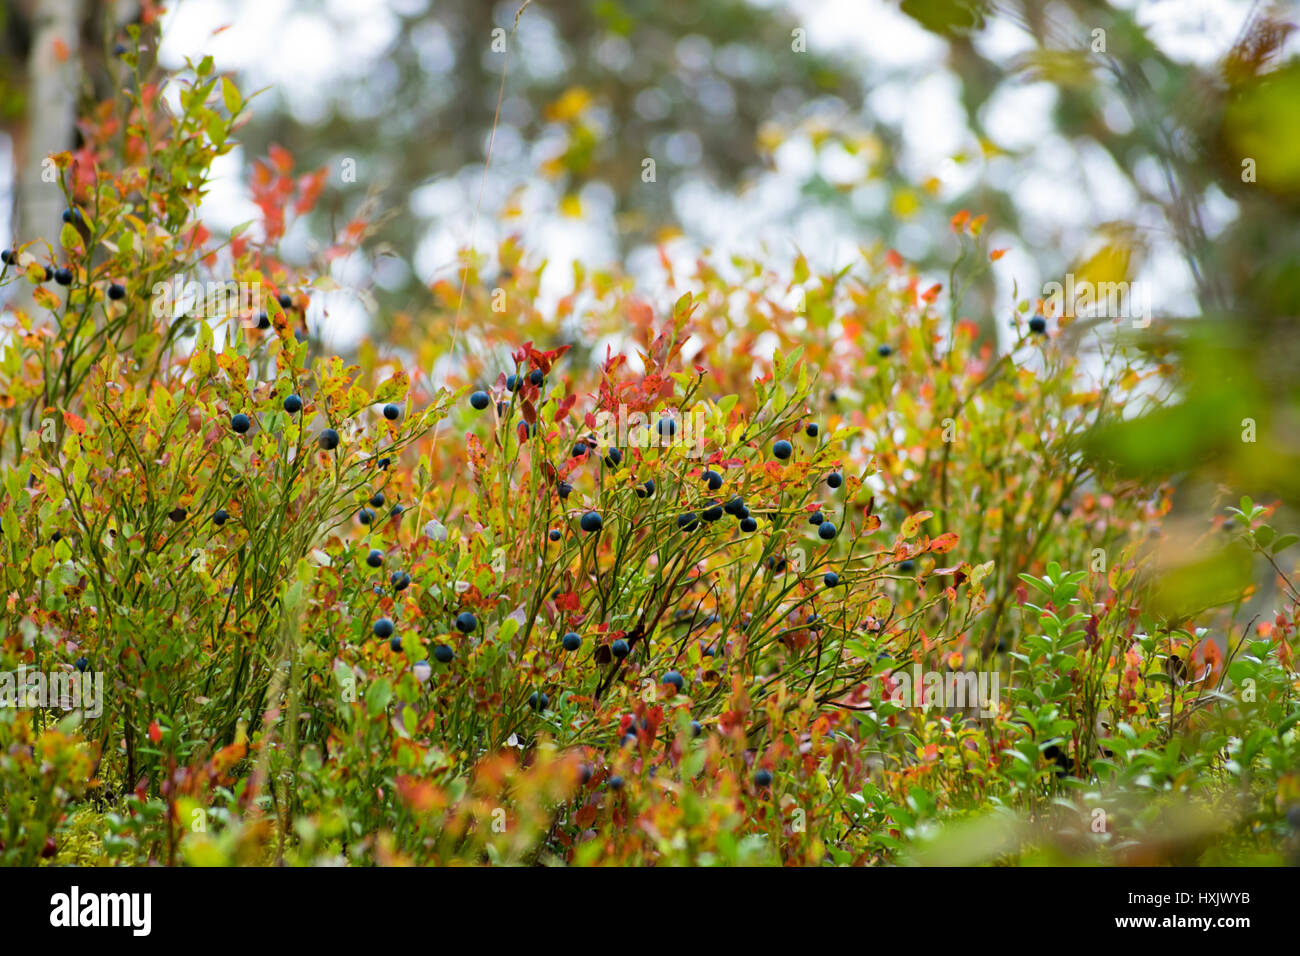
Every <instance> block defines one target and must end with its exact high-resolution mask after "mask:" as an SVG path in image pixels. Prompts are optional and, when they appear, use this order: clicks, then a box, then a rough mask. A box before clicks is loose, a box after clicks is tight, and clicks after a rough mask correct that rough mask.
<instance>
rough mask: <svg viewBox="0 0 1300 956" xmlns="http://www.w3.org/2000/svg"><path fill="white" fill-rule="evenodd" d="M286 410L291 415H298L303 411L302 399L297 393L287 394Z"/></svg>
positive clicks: (285, 400) (285, 399)
mask: <svg viewBox="0 0 1300 956" xmlns="http://www.w3.org/2000/svg"><path fill="white" fill-rule="evenodd" d="M284 410H285V411H286V412H288V413H289V414H290V415H297V414H298V413H299V412H300V411H302V399H301V398H299V397H298V396H297V395H286V396H285V398H284Z"/></svg>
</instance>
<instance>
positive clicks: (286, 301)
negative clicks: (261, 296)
mask: <svg viewBox="0 0 1300 956" xmlns="http://www.w3.org/2000/svg"><path fill="white" fill-rule="evenodd" d="M276 301H277V302H279V303H280V308H282V309H287V308H289V307H290V306H292V305H293V296H291V295H289V293H287V292H281V293H280V295H279V297H278V298H277V299H276Z"/></svg>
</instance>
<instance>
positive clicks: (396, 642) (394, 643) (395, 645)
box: [388, 635, 402, 652]
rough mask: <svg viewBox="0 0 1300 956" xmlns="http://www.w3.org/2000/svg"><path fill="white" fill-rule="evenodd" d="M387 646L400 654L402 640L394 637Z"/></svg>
mask: <svg viewBox="0 0 1300 956" xmlns="http://www.w3.org/2000/svg"><path fill="white" fill-rule="evenodd" d="M388 646H389V647H391V648H392V649H393V650H395V651H399V652H400V651H401V649H402V639H401V638H400V637H397V636H396V635H394V636H393V639H392V640H391V641H389V642H388Z"/></svg>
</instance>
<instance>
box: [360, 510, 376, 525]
mask: <svg viewBox="0 0 1300 956" xmlns="http://www.w3.org/2000/svg"><path fill="white" fill-rule="evenodd" d="M357 520H358V521H360V522H361V523H362V524H370V522H372V521H374V520H375V513H374V512H373V511H371V510H370V509H369V508H362V509H361V510H360V511H358V512H357Z"/></svg>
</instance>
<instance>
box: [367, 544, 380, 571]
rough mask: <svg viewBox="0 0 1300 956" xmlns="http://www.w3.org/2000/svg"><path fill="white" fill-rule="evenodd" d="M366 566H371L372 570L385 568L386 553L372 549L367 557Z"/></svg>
mask: <svg viewBox="0 0 1300 956" xmlns="http://www.w3.org/2000/svg"><path fill="white" fill-rule="evenodd" d="M366 564H368V565H370V566H371V567H372V568H381V567H383V566H384V552H382V551H380V550H378V549H377V548H372V549H371V551H370V553H369V554H368V555H366Z"/></svg>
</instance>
